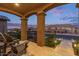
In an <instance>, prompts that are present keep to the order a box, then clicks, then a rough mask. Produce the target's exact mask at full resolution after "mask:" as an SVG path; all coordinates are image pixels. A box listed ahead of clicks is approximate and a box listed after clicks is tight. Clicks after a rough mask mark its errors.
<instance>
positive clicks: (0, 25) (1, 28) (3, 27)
mask: <svg viewBox="0 0 79 59" xmlns="http://www.w3.org/2000/svg"><path fill="white" fill-rule="evenodd" d="M0 32H2V33H4V32H7V21H0Z"/></svg>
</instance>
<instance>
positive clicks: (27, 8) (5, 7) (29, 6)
mask: <svg viewBox="0 0 79 59" xmlns="http://www.w3.org/2000/svg"><path fill="white" fill-rule="evenodd" d="M65 4H66V3H23V4H22V3H19V4H18V3H16V4H15V3H0V11H4V12H8V13H11V14H15V15H17V16H19V17H21V19H20V20H21V41H26V40H27V31H28V25H27V22H28V17H30V16H31V15H33V14H36V15H37V45H38V46H41V47H43V46H44V45H45V15H46V14H45V12H47V11H48V10H50V9H51V8H55V7H57V6H61V5H65ZM76 7H77V8H79V4H77V6H76Z"/></svg>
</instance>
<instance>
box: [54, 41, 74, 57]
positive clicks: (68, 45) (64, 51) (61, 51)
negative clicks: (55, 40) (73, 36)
mask: <svg viewBox="0 0 79 59" xmlns="http://www.w3.org/2000/svg"><path fill="white" fill-rule="evenodd" d="M54 53H55V54H57V55H62V56H74V51H73V48H72V42H71V40H62V42H61V44H60V45H59V46H58V47H56V49H55V51H54Z"/></svg>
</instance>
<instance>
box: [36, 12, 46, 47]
mask: <svg viewBox="0 0 79 59" xmlns="http://www.w3.org/2000/svg"><path fill="white" fill-rule="evenodd" d="M37 44H38V45H39V46H44V45H45V13H44V12H38V13H37Z"/></svg>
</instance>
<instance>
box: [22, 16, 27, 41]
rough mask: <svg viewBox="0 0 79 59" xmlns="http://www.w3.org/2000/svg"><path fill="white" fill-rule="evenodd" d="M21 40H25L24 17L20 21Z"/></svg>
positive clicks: (25, 20)
mask: <svg viewBox="0 0 79 59" xmlns="http://www.w3.org/2000/svg"><path fill="white" fill-rule="evenodd" d="M21 40H27V19H26V18H25V17H22V19H21Z"/></svg>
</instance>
